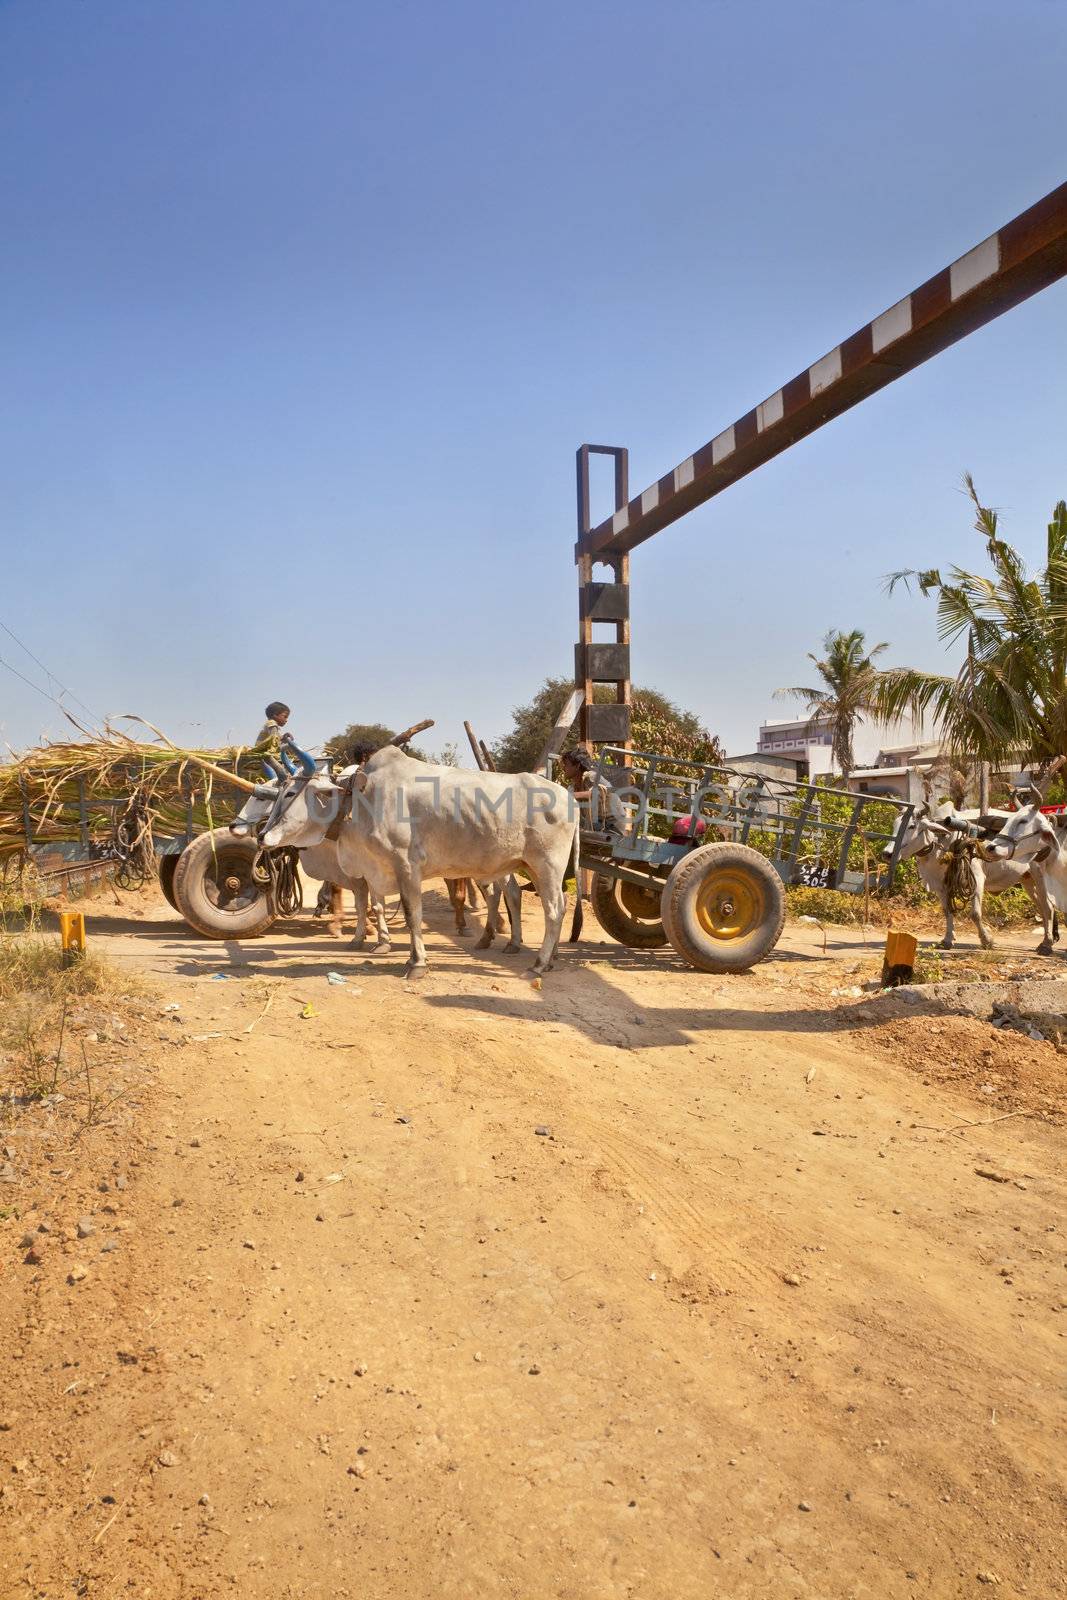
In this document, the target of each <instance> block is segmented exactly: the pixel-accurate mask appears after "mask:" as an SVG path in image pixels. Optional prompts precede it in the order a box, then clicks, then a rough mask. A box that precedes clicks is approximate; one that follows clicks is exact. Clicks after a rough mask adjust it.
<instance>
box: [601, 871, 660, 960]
mask: <svg viewBox="0 0 1067 1600" xmlns="http://www.w3.org/2000/svg"><path fill="white" fill-rule="evenodd" d="M632 890H635V891H636V893H633V892H632V891H631V885H629V884H627V883H625V882H624V880H623V879H621V878H606V877H604V876H603V875H602V874H601V873H599V872H595V873H594V874H593V893H592V896H591V899H592V902H593V911H594V912H595V913H596V919H597V921H598V922H599V923H600V926H601V927H602V928H603V930H604V932H605V933H608V934H610V935H611V937H612V938H613V939H617V940H618V942H619V943H620V944H625V945H629V947H630V949H631V950H659V949H661V948H662V946H663V945H665V944H666V943H667V934H666V932H665V931H664V927H663V923H662V921H661V920H660V918H659V917H652V916H648V917H646V916H635V915H633V914H632V913H633V910H634V909H636V903H637V902H639V901H640V900H641V899H642V898H645V896H644V891H643V890H641V889H640V888H639V887H638V885H636V884H634V885H633V886H632ZM627 891H631V893H630V899H631V908H630V909H627V907H626V905H625V904H623V896H625V895H626V894H627ZM648 898H649V899H650V898H651V896H649V897H648ZM650 909H651V908H650Z"/></svg>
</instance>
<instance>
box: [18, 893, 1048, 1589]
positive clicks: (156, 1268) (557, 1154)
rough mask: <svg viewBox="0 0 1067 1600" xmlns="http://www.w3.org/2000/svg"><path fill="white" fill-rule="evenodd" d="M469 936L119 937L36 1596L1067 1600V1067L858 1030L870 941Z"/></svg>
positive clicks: (61, 1321)
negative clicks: (752, 964) (540, 964)
mask: <svg viewBox="0 0 1067 1600" xmlns="http://www.w3.org/2000/svg"><path fill="white" fill-rule="evenodd" d="M427 925H428V930H429V934H428V942H429V948H430V956H431V960H432V962H433V967H432V972H431V976H430V977H429V978H427V979H426V980H425V981H424V982H423V983H421V984H418V985H411V984H407V983H405V982H404V980H403V979H402V977H401V975H400V971H401V966H402V957H401V955H399V954H398V955H397V956H395V957H391V958H373V959H370V960H367V961H366V962H364V961H363V958H362V957H361V956H359V955H356V954H354V953H352V952H350V951H348V950H347V949H346V948H345V946H344V945H342V944H338V943H335V942H333V941H331V940H330V939H329V938H328V937H327V936H326V935H325V934H324V933H323V932H321V931H319V929H320V927H321V925H319V924H313V923H312V922H311V921H310V920H308V919H304V920H302V921H299V922H297V923H293V924H287V925H286V926H285V928H284V929H283V930H280V931H277V932H276V933H272V935H270V936H269V937H268V938H266V939H263V940H260V941H257V942H255V943H251V944H247V945H245V946H241V947H238V946H222V945H215V944H211V943H208V942H205V941H201V940H198V939H196V938H194V937H192V936H191V935H190V934H189V932H188V930H187V929H186V928H185V927H184V926H183V925H182V924H181V923H179V922H178V921H177V919H176V918H175V916H174V915H173V914H172V913H171V912H170V911H169V909H168V908H167V907H165V906H164V905H163V904H162V902H157V901H154V900H152V901H149V900H146V901H143V902H140V903H139V902H138V901H136V899H124V900H123V903H122V906H121V907H119V906H114V905H109V904H106V903H103V902H98V903H95V904H94V905H93V906H92V907H90V916H89V929H90V939H91V941H92V944H93V947H94V948H95V949H99V950H103V951H106V952H107V954H108V955H109V956H110V957H111V959H112V960H113V962H114V963H116V964H117V965H118V966H120V967H121V968H122V969H124V970H127V971H130V972H133V971H138V972H143V973H146V974H148V977H149V981H150V984H151V989H150V990H149V994H148V998H140V999H138V998H136V997H134V999H132V1000H131V1001H126V1002H122V1006H123V1007H124V1009H123V1010H122V1013H121V1016H118V1015H116V1016H115V1017H114V1018H113V1019H112V1020H111V1022H110V1024H109V1023H108V1021H107V1018H106V1017H105V1018H104V1021H103V1022H101V1021H100V1019H99V1015H98V1013H99V1007H97V1008H96V1010H95V1011H94V1009H93V1006H92V1005H87V1006H86V1007H84V1008H82V1010H81V1011H80V1012H79V1013H78V1015H77V1017H76V1018H75V1020H74V1021H73V1022H72V1023H71V1027H72V1030H73V1034H74V1035H75V1036H78V1035H79V1030H80V1036H78V1037H76V1039H75V1042H76V1043H77V1044H78V1046H79V1048H80V1045H81V1043H83V1042H84V1043H85V1044H86V1059H87V1060H89V1061H90V1063H92V1064H93V1068H94V1070H96V1071H98V1072H99V1074H101V1081H103V1077H104V1076H106V1072H107V1070H109V1064H110V1070H112V1071H114V1072H121V1073H125V1074H126V1075H127V1077H128V1078H129V1079H130V1082H131V1085H132V1086H128V1092H127V1094H126V1096H125V1098H124V1100H123V1101H122V1102H121V1105H120V1106H118V1107H116V1113H115V1116H114V1117H113V1118H109V1117H108V1116H106V1115H105V1116H102V1117H100V1118H99V1120H98V1121H97V1122H95V1123H94V1124H93V1125H91V1126H89V1127H85V1128H82V1129H81V1130H80V1131H79V1130H75V1132H77V1134H78V1136H77V1137H73V1135H72V1134H71V1131H70V1129H69V1127H68V1128H67V1131H66V1132H65V1133H64V1132H63V1130H62V1129H61V1127H60V1126H59V1125H58V1124H56V1125H55V1126H51V1125H50V1124H48V1122H47V1117H48V1115H49V1113H47V1112H46V1111H42V1110H36V1111H34V1112H33V1114H32V1116H31V1114H30V1113H27V1114H26V1119H25V1121H24V1122H22V1123H18V1124H15V1123H12V1124H11V1131H10V1132H9V1134H8V1139H9V1142H8V1145H7V1151H8V1153H9V1156H8V1167H9V1168H10V1172H11V1174H12V1176H11V1177H10V1178H9V1181H8V1183H7V1184H6V1186H5V1189H4V1191H3V1192H2V1193H0V1200H2V1201H3V1202H4V1205H3V1208H2V1209H3V1220H2V1222H0V1255H2V1271H0V1286H2V1291H3V1293H2V1305H0V1356H2V1357H3V1358H4V1372H5V1377H4V1380H3V1390H2V1391H0V1429H2V1430H3V1431H0V1595H2V1596H3V1600H9V1597H12V1600H13V1597H21V1596H39V1597H47V1600H60V1597H66V1596H70V1595H90V1596H94V1597H100V1600H103V1597H113V1600H117V1597H120V1596H128V1595H133V1596H136V1597H138V1600H142V1597H143V1600H149V1597H151V1600H171V1597H175V1600H177V1597H181V1600H193V1597H202V1600H207V1597H214V1596H218V1595H237V1596H240V1597H245V1596H247V1597H249V1600H305V1597H308V1600H310V1597H324V1600H325V1597H329V1600H333V1597H347V1596H351V1597H357V1596H358V1597H361V1600H401V1597H403V1600H424V1597H425V1600H430V1597H433V1600H453V1597H455V1600H460V1597H462V1600H468V1597H469V1600H493V1597H498V1596H499V1597H503V1596H508V1597H516V1600H542V1597H544V1600H548V1597H553V1600H617V1597H631V1596H632V1597H635V1600H636V1597H640V1600H689V1597H697V1596H699V1597H701V1600H704V1597H711V1596H726V1597H730V1600H743V1597H748V1596H760V1597H763V1596H775V1597H798V1600H799V1597H806V1600H810V1597H815V1600H839V1597H841V1600H843V1597H850V1596H855V1597H857V1600H859V1597H863V1600H868V1597H870V1600H887V1597H895V1596H970V1595H977V1594H986V1593H993V1592H997V1593H999V1594H1002V1595H1005V1596H1010V1595H1019V1596H1021V1595H1026V1596H1032V1597H1034V1600H1047V1597H1050V1596H1052V1595H1054V1594H1056V1593H1062V1592H1064V1581H1065V1556H1067V1536H1065V1526H1067V1521H1065V1515H1064V1513H1065V1509H1067V1506H1065V1501H1064V1496H1063V1483H1064V1467H1065V1447H1064V1433H1063V1421H1064V1410H1063V1386H1062V1380H1063V1368H1064V1356H1065V1354H1067V1343H1065V1342H1064V1335H1065V1334H1067V1294H1065V1287H1067V1286H1065V1281H1064V1268H1065V1256H1067V1240H1065V1234H1064V1230H1065V1229H1067V1217H1065V1207H1064V1199H1065V1192H1067V1184H1065V1181H1064V1176H1063V1161H1062V1148H1063V1133H1062V1124H1061V1120H1060V1118H1059V1116H1058V1114H1057V1112H1056V1107H1058V1106H1060V1105H1062V1104H1063V1100H1064V1096H1063V1093H1062V1085H1063V1082H1064V1067H1065V1064H1067V1057H1064V1056H1062V1055H1060V1054H1058V1053H1057V1052H1056V1050H1055V1048H1054V1047H1053V1046H1052V1045H1051V1044H1042V1043H1033V1042H1031V1041H1029V1040H1023V1039H1015V1040H1011V1041H1007V1040H1005V1038H1004V1037H1003V1036H1001V1035H999V1034H997V1033H996V1032H995V1031H994V1030H993V1029H992V1028H990V1027H989V1026H988V1025H987V1024H985V1023H980V1022H975V1021H973V1020H968V1021H967V1022H966V1024H964V1023H960V1024H959V1025H958V1028H957V1027H956V1025H955V1024H954V1023H953V1022H952V1021H951V1019H950V1020H949V1021H948V1022H946V1021H945V1020H944V1019H938V1018H933V1017H930V1016H925V1015H917V1016H916V1017H915V1018H905V1019H904V1020H903V1021H900V1020H896V1021H893V1020H889V1021H886V1022H884V1023H883V1024H878V1023H872V1022H870V1021H867V1022H863V1021H856V1022H855V1023H853V1017H852V1013H853V1012H854V1011H855V1009H856V1002H855V1001H854V999H853V998H851V997H850V996H849V995H847V994H846V995H844V996H841V995H838V996H834V995H832V994H831V990H832V989H833V988H840V987H845V988H848V987H849V986H852V985H855V984H859V983H862V982H863V981H864V980H865V979H866V978H867V977H870V976H873V975H874V974H875V973H876V972H877V970H878V966H879V961H880V957H879V956H878V955H876V953H875V950H874V947H873V945H872V946H869V947H863V946H862V945H861V944H860V943H859V942H858V940H857V938H856V936H851V937H849V936H845V935H840V936H833V935H832V936H830V938H829V940H828V945H827V950H826V952H825V953H824V952H823V948H822V935H821V934H820V933H819V932H818V931H817V930H812V929H808V928H797V927H795V926H794V927H792V928H790V929H788V930H787V933H786V936H785V938H784V939H783V942H782V945H781V946H780V948H779V951H778V952H777V954H776V955H775V957H774V958H773V959H772V960H770V961H768V962H767V963H765V964H764V965H763V966H762V967H761V968H759V969H758V970H757V971H756V972H754V973H752V974H751V975H748V976H745V977H740V978H734V979H725V978H709V977H704V976H700V975H698V974H695V973H693V972H692V971H690V970H689V969H687V968H685V967H683V966H682V965H681V964H680V963H679V962H678V961H677V960H675V959H674V958H673V957H672V956H671V955H670V954H669V953H667V954H664V953H661V952H657V953H653V954H647V955H646V954H639V953H635V952H629V951H625V950H623V949H621V948H620V947H619V946H617V945H614V944H611V943H609V942H608V941H607V940H605V939H604V938H603V937H602V936H600V935H599V933H598V931H597V929H596V927H595V923H592V919H591V918H590V919H589V922H587V928H590V925H591V937H590V938H588V939H587V940H586V941H584V942H583V944H582V945H581V946H580V947H579V948H578V950H577V951H575V950H573V949H568V950H565V952H564V955H563V958H562V960H561V963H560V966H559V968H558V970H557V971H556V972H554V973H553V974H551V975H550V977H548V978H547V979H546V980H545V982H544V984H543V987H541V988H540V989H536V988H534V987H533V986H532V985H531V984H530V982H529V981H528V980H526V979H525V978H524V977H523V975H522V970H521V963H520V965H519V966H516V964H515V963H514V961H513V960H510V959H509V958H507V957H505V956H504V955H503V954H502V953H495V952H489V953H481V952H477V951H475V950H474V949H473V948H472V947H473V939H468V940H466V941H461V940H459V939H457V938H456V937H455V936H454V934H453V933H452V931H451V919H450V915H449V912H448V907H447V903H446V902H445V900H444V898H443V896H439V895H435V896H432V897H430V899H429V900H428V904H427ZM531 931H536V930H535V929H534V930H531ZM1031 943H1032V941H1031V940H1030V939H1029V936H1028V937H1027V938H1026V939H1025V940H1024V941H1023V942H1022V948H1025V947H1026V945H1028V944H1031ZM1046 970H1048V971H1051V972H1053V973H1054V974H1058V973H1059V971H1060V966H1059V965H1058V964H1057V963H1056V962H1055V961H1054V962H1052V963H1050V964H1048V966H1047V969H1046ZM330 971H335V972H339V973H341V974H342V975H344V976H345V977H346V978H347V982H346V983H344V984H338V985H332V984H330V983H329V981H328V978H327V974H328V973H329V972H330ZM220 976H221V977H224V978H225V981H220ZM116 1004H118V1002H116ZM167 1008H171V1009H167ZM173 1008H177V1009H173ZM123 1022H124V1023H125V1025H124V1026H122V1025H121V1024H122V1023H123ZM90 1034H92V1035H94V1037H91V1038H90V1037H88V1036H89V1035H90ZM987 1049H988V1051H989V1052H990V1053H991V1054H990V1058H989V1060H988V1061H987V1060H985V1058H984V1057H983V1056H982V1051H984V1050H987ZM998 1052H999V1054H998ZM946 1065H948V1066H950V1067H953V1068H956V1069H958V1070H957V1071H955V1073H954V1074H953V1072H948V1073H947V1076H948V1078H950V1079H951V1080H952V1081H951V1082H950V1083H947V1084H946V1083H944V1082H939V1081H938V1080H939V1078H944V1077H946V1071H945V1069H946ZM993 1080H995V1081H993ZM1014 1108H1018V1109H1021V1110H1023V1111H1025V1112H1026V1113H1027V1114H1026V1115H1020V1114H1017V1110H1016V1114H1013V1115H1011V1116H1007V1110H1008V1109H1014ZM120 1111H121V1115H119V1112H120ZM33 1116H36V1117H37V1118H38V1121H37V1122H36V1123H35V1122H34V1121H33ZM993 1117H997V1118H1003V1119H1004V1120H996V1121H991V1120H989V1119H991V1118H993ZM41 1119H45V1120H44V1121H42V1120H41ZM979 1119H981V1120H980V1121H979ZM974 1122H978V1125H974V1126H965V1127H960V1126H958V1125H959V1124H962V1123H974ZM5 1126H7V1124H5ZM945 1130H950V1131H945ZM35 1139H36V1143H35ZM983 1173H984V1174H991V1176H983V1175H982V1174H983ZM998 1180H999V1181H998ZM79 1219H84V1222H86V1223H88V1225H89V1231H88V1233H87V1234H86V1236H85V1237H84V1238H79V1237H78V1236H77V1224H78V1221H79ZM42 1221H43V1222H44V1223H45V1224H46V1226H48V1227H49V1228H50V1231H49V1232H48V1233H44V1234H38V1233H37V1231H36V1230H37V1229H38V1227H39V1224H40V1223H41V1222H42ZM30 1234H33V1235H34V1237H35V1238H36V1239H37V1240H38V1241H39V1248H37V1249H35V1251H34V1252H33V1254H34V1255H36V1256H39V1258H40V1259H39V1261H38V1262H37V1263H36V1264H34V1263H33V1262H32V1261H31V1262H30V1263H29V1264H27V1262H26V1260H25V1256H26V1253H27V1252H26V1249H25V1248H24V1246H23V1245H22V1243H21V1241H22V1240H23V1238H24V1237H26V1238H29V1236H30ZM83 1271H84V1276H82V1275H81V1274H82V1272H83ZM72 1279H73V1280H74V1281H71V1280H72Z"/></svg>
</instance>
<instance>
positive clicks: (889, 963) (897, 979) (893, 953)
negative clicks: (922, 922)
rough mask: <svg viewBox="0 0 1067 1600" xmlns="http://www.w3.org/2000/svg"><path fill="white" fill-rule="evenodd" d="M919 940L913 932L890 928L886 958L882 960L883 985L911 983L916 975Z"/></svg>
mask: <svg viewBox="0 0 1067 1600" xmlns="http://www.w3.org/2000/svg"><path fill="white" fill-rule="evenodd" d="M918 948H919V941H918V940H917V939H916V937H915V935H914V934H913V933H904V932H903V931H902V930H901V929H899V928H890V930H889V932H888V933H887V934H886V940H885V958H884V960H883V961H882V987H883V988H886V989H889V988H896V986H897V984H899V983H910V982H911V980H912V978H913V977H914V976H915V954H916V951H917V950H918Z"/></svg>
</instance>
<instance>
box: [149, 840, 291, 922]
mask: <svg viewBox="0 0 1067 1600" xmlns="http://www.w3.org/2000/svg"><path fill="white" fill-rule="evenodd" d="M258 848H259V846H258V845H257V843H256V841H255V840H254V839H240V838H237V837H236V836H235V835H234V834H232V833H231V832H230V830H229V828H216V829H215V830H214V832H213V833H202V834H200V836H199V838H196V839H194V840H193V842H192V844H191V845H189V846H188V847H187V848H186V849H185V850H183V851H182V853H181V855H180V857H179V858H178V865H177V867H176V869H175V872H174V900H175V904H176V906H177V909H178V910H179V911H180V912H181V914H182V916H183V917H184V918H185V920H186V922H187V923H188V924H189V926H190V928H195V929H196V931H197V933H202V934H203V935H204V937H205V938H206V939H255V938H258V936H259V935H260V934H261V933H266V931H267V929H268V928H269V927H270V926H271V925H272V923H274V921H275V920H276V912H275V910H274V907H273V905H272V903H271V900H270V897H269V895H268V893H267V890H266V888H260V887H259V885H258V884H255V883H253V882H252V876H251V868H252V862H253V860H254V858H255V855H256V851H257V850H258ZM226 879H236V880H237V881H238V884H239V887H238V889H237V890H235V891H227V889H226V888H225V880H226ZM220 885H222V887H221V888H220Z"/></svg>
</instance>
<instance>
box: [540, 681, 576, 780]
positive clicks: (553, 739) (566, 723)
mask: <svg viewBox="0 0 1067 1600" xmlns="http://www.w3.org/2000/svg"><path fill="white" fill-rule="evenodd" d="M584 701H585V691H584V690H582V689H572V690H571V692H570V694H569V695H568V696H567V698H566V700H565V701H564V703H563V707H562V709H561V711H560V714H559V716H558V717H557V718H556V723H555V727H554V728H553V729H552V732H551V733H550V734H549V736H548V738H547V740H546V741H545V747H544V749H543V750H542V751H541V754H540V755H539V756H538V758H537V765H536V766H535V767H534V771H535V772H547V774H548V776H549V777H551V776H552V763H553V761H554V760H555V759H556V757H557V756H558V755H559V753H560V751H561V750H562V749H563V742H564V740H565V739H566V737H567V734H568V733H569V732H570V730H571V729H572V728H573V726H574V719H575V717H576V716H577V715H578V712H579V711H580V710H581V708H582V705H583V703H584Z"/></svg>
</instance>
